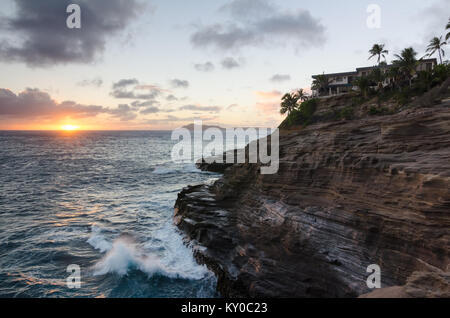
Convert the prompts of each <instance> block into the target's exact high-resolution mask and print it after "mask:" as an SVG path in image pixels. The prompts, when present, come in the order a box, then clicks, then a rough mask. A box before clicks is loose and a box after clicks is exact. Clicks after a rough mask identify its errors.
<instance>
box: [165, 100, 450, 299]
mask: <svg viewBox="0 0 450 318" xmlns="http://www.w3.org/2000/svg"><path fill="white" fill-rule="evenodd" d="M449 181H450V108H449V105H448V104H445V103H444V104H441V105H439V106H436V107H432V108H426V109H425V108H422V109H408V110H405V111H403V112H401V113H398V114H395V115H389V116H377V117H368V118H364V119H359V120H355V121H337V122H330V123H319V124H315V125H312V126H309V127H307V128H305V129H303V130H299V131H294V132H292V131H291V132H289V133H284V134H283V133H282V135H281V137H280V169H279V172H278V173H277V174H274V175H261V174H260V173H259V166H258V165H256V164H253V165H251V164H241V165H234V166H232V167H230V168H228V169H226V170H225V174H224V176H223V178H221V179H220V180H219V181H217V182H216V183H215V184H214V185H213V186H207V185H202V186H194V187H189V188H186V189H184V190H183V191H182V192H181V193H180V194H179V196H178V200H177V202H176V206H175V217H174V219H175V223H176V224H177V226H178V227H179V228H180V229H181V230H182V231H183V232H184V233H185V235H186V238H187V240H188V241H190V242H191V243H192V244H193V246H194V252H195V256H196V258H197V260H198V261H199V262H200V263H205V264H207V265H208V267H209V268H210V269H212V270H213V271H214V272H215V273H216V274H217V276H218V290H219V291H220V292H221V294H222V295H223V296H230V297H240V296H252V297H355V296H358V295H361V294H365V293H368V292H370V290H369V289H368V288H367V286H366V279H367V276H368V275H369V274H368V273H366V269H367V266H368V265H370V264H378V265H379V266H380V267H381V271H382V287H389V286H400V285H405V284H406V280H407V278H408V277H409V276H411V274H412V273H413V272H418V271H419V272H427V271H435V270H439V271H442V272H449V271H450V266H449V255H450V245H449V243H450V182H449Z"/></svg>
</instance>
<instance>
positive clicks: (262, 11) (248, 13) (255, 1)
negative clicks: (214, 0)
mask: <svg viewBox="0 0 450 318" xmlns="http://www.w3.org/2000/svg"><path fill="white" fill-rule="evenodd" d="M275 10H277V8H276V7H274V6H273V5H272V3H271V2H269V1H266V0H233V1H230V2H229V3H227V4H225V5H224V6H222V7H221V8H220V9H219V11H220V12H224V13H228V14H230V15H231V16H232V17H233V18H234V19H237V20H240V21H251V20H255V19H261V18H264V17H267V16H269V15H270V14H272V12H274V11H275Z"/></svg>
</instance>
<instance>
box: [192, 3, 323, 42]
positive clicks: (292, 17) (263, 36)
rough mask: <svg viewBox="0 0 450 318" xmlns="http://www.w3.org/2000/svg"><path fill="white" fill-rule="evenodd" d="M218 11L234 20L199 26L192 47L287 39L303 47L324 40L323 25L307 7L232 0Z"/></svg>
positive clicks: (282, 40)
mask: <svg viewBox="0 0 450 318" xmlns="http://www.w3.org/2000/svg"><path fill="white" fill-rule="evenodd" d="M220 11H222V12H225V13H226V14H227V15H229V17H228V18H229V19H228V20H232V21H233V22H232V23H230V22H227V23H222V24H220V23H217V24H213V25H207V26H201V27H198V29H197V31H196V32H195V33H194V34H192V36H191V43H192V44H193V45H194V46H195V47H200V48H202V47H215V48H218V49H221V50H231V49H240V48H242V47H244V46H260V45H266V46H267V44H273V43H281V44H285V43H287V44H292V45H293V46H295V48H299V47H302V48H304V47H311V46H320V45H322V44H323V42H324V41H325V27H324V26H323V25H322V24H321V23H320V21H319V20H318V19H316V18H314V17H313V16H312V15H311V14H310V13H309V11H307V10H289V11H282V10H281V9H280V8H278V7H276V6H275V5H273V4H272V2H271V1H269V0H254V1H251V0H234V1H232V2H230V3H228V4H227V5H225V6H223V7H222V8H221V9H220Z"/></svg>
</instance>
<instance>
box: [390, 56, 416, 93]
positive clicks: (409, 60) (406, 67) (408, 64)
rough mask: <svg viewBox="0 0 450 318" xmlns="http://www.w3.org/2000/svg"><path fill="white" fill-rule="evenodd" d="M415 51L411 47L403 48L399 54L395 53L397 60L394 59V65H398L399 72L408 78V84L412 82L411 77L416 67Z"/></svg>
mask: <svg viewBox="0 0 450 318" xmlns="http://www.w3.org/2000/svg"><path fill="white" fill-rule="evenodd" d="M416 56H417V52H416V51H414V49H413V48H412V47H409V48H406V49H404V50H403V51H402V52H401V53H400V55H399V54H396V55H395V57H396V58H397V60H395V61H394V65H396V66H398V67H399V69H400V72H401V73H402V74H403V75H404V76H405V77H406V78H407V79H408V81H409V86H411V84H412V78H413V76H414V73H415V72H416V68H417V63H418V62H417V58H416Z"/></svg>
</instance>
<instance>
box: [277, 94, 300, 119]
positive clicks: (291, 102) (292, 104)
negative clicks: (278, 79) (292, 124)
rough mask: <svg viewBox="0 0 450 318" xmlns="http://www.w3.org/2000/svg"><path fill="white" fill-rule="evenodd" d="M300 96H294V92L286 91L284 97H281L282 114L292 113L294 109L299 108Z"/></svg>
mask: <svg viewBox="0 0 450 318" xmlns="http://www.w3.org/2000/svg"><path fill="white" fill-rule="evenodd" d="M297 102H298V97H296V96H293V95H292V94H289V93H286V94H285V95H284V96H283V98H281V109H280V113H281V114H282V115H284V114H286V113H287V114H288V115H290V114H291V112H292V111H293V110H295V109H296V108H297V106H298V105H297Z"/></svg>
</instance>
